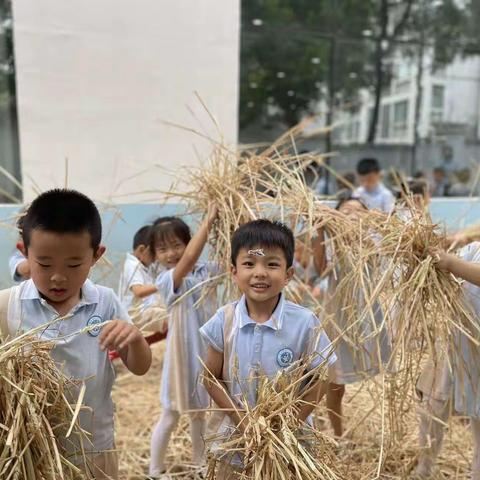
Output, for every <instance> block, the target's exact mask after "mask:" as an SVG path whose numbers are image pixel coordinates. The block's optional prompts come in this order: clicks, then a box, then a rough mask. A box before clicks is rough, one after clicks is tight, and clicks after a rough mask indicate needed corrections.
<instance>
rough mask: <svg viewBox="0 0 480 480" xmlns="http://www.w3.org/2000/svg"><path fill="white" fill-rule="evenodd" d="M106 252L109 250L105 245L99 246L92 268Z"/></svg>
mask: <svg viewBox="0 0 480 480" xmlns="http://www.w3.org/2000/svg"><path fill="white" fill-rule="evenodd" d="M106 250H107V248H106V247H105V245H99V246H98V248H97V251H96V252H95V254H94V255H93V263H92V266H93V265H95V264H96V263H97V262H98V261H99V260H100V257H101V256H102V255H103V254H104V253H105V251H106Z"/></svg>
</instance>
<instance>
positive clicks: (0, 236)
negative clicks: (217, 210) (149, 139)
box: [0, 198, 480, 289]
mask: <svg viewBox="0 0 480 480" xmlns="http://www.w3.org/2000/svg"><path fill="white" fill-rule="evenodd" d="M99 209H100V211H101V213H102V221H103V230H104V235H103V243H104V244H105V245H106V247H107V254H106V261H104V262H102V263H100V264H99V265H97V266H96V267H95V269H94V272H93V273H92V278H93V279H94V280H95V281H98V282H100V283H102V284H104V285H107V286H110V287H113V288H115V289H116V288H117V283H118V276H119V271H120V268H121V265H122V262H123V257H124V255H125V253H126V252H128V251H130V250H131V243H132V240H133V235H134V234H135V232H136V231H137V230H138V229H139V228H140V227H141V226H143V225H145V224H147V223H151V222H152V221H153V220H155V219H156V218H157V217H160V216H166V215H182V214H183V213H184V208H183V206H182V205H180V204H168V205H161V206H159V205H151V204H125V205H116V206H105V205H99ZM19 210H20V207H18V206H10V205H1V206H0V225H1V226H2V227H3V228H2V229H1V230H0V286H1V287H5V286H9V285H10V284H11V281H10V275H9V271H8V258H9V256H10V255H11V253H12V252H13V250H14V248H15V243H16V241H17V234H16V231H15V228H14V224H15V217H16V215H17V213H18V211H19ZM431 212H432V218H433V220H434V221H435V222H437V223H439V224H441V225H444V226H445V228H447V230H448V231H455V230H458V229H461V228H464V227H466V226H468V225H471V224H474V223H480V198H474V199H465V198H461V199H455V198H451V199H433V201H432V204H431ZM184 219H185V221H186V222H187V223H188V224H189V225H191V226H192V230H195V228H196V222H195V221H194V219H193V218H191V217H189V216H186V217H184Z"/></svg>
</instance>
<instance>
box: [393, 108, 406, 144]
mask: <svg viewBox="0 0 480 480" xmlns="http://www.w3.org/2000/svg"><path fill="white" fill-rule="evenodd" d="M407 121H408V100H403V101H401V102H397V103H396V104H395V105H394V109H393V136H394V137H396V138H403V137H405V136H406V134H407Z"/></svg>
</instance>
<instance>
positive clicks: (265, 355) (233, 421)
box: [200, 220, 336, 479]
mask: <svg viewBox="0 0 480 480" xmlns="http://www.w3.org/2000/svg"><path fill="white" fill-rule="evenodd" d="M294 250H295V241H294V237H293V233H292V231H291V230H290V229H289V228H288V227H287V226H285V225H283V224H282V223H279V222H271V221H269V220H255V221H253V222H249V223H247V224H245V225H243V226H241V227H240V228H239V229H238V230H237V231H236V232H235V233H234V235H233V238H232V273H233V278H234V280H235V282H236V284H237V285H238V287H239V290H240V291H241V292H242V294H243V295H242V297H241V299H240V300H239V301H237V302H234V303H232V304H229V305H226V306H225V307H223V308H221V309H220V310H218V311H217V313H216V314H215V316H213V317H212V318H211V319H210V320H209V321H208V322H207V323H206V324H205V325H204V326H203V327H202V328H201V329H200V332H201V334H202V336H203V338H204V339H205V341H206V343H207V345H208V350H207V357H206V361H205V366H206V377H207V380H206V382H205V383H206V388H207V390H208V392H209V394H210V396H211V398H212V399H213V400H214V401H215V403H216V404H217V405H218V407H219V408H221V409H226V410H229V411H228V415H227V416H226V417H225V418H224V420H223V422H222V424H221V426H220V432H221V433H226V432H229V431H230V430H231V429H234V428H235V427H238V426H241V423H242V421H243V418H242V417H241V415H240V413H239V411H238V410H236V409H235V408H234V407H236V408H237V409H238V408H241V403H240V399H241V398H242V397H244V398H246V399H247V400H248V402H249V404H250V405H252V406H254V405H255V403H256V399H257V391H256V388H255V386H256V385H258V382H255V378H257V379H258V377H259V376H262V375H266V376H267V377H268V378H273V377H274V376H275V374H276V373H277V372H278V371H279V370H281V369H284V368H287V367H289V366H290V365H292V364H293V363H294V362H296V361H298V360H300V359H307V358H308V357H309V356H310V355H312V354H315V359H314V360H313V361H312V362H311V363H310V364H309V365H308V368H309V369H313V368H316V367H317V366H318V365H320V364H321V363H322V362H325V361H326V362H328V363H329V364H332V363H334V361H335V359H336V357H335V354H334V353H333V352H332V348H331V344H330V340H329V339H328V337H327V336H326V335H325V333H323V331H322V332H320V321H319V320H318V318H317V317H316V316H315V315H314V314H313V313H312V312H311V311H310V310H308V309H306V308H304V307H301V306H299V305H296V304H294V303H292V302H289V301H287V300H285V297H284V293H283V289H284V288H285V286H286V285H287V284H288V282H289V281H290V280H291V279H292V277H293V274H294V270H293V267H292V264H293V257H294ZM211 375H213V376H214V377H215V378H216V379H217V380H218V381H219V382H221V383H222V385H223V386H224V389H222V388H220V387H219V386H218V384H217V383H216V382H215V381H214V380H212V378H211ZM208 379H209V380H208ZM252 379H253V381H252ZM325 387H326V384H325V382H321V381H317V382H316V384H315V386H314V388H312V389H311V390H309V392H308V393H307V394H306V395H305V396H304V398H303V400H304V401H305V403H304V404H303V405H302V406H301V408H300V411H299V418H300V420H302V421H305V420H306V419H307V417H308V416H309V415H310V413H311V412H312V410H313V408H314V406H313V403H316V402H318V401H319V400H320V397H321V396H322V395H323V393H324V392H325ZM239 467H240V464H239V462H238V459H237V460H236V461H235V458H234V459H232V463H231V464H230V463H226V462H223V463H222V465H221V467H220V471H219V473H218V475H217V477H216V478H217V479H227V478H228V479H229V478H236V475H237V474H238V471H239Z"/></svg>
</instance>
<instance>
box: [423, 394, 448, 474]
mask: <svg viewBox="0 0 480 480" xmlns="http://www.w3.org/2000/svg"><path fill="white" fill-rule="evenodd" d="M449 414H450V402H444V401H440V400H433V399H432V400H429V401H428V404H427V406H426V408H425V409H422V411H421V412H420V429H419V442H420V448H421V449H422V452H421V453H420V456H419V457H418V465H417V468H416V469H415V473H416V474H417V475H419V476H423V477H428V476H429V475H430V474H431V472H432V468H433V465H434V464H435V460H436V459H437V456H438V453H439V452H440V449H441V447H442V441H443V434H444V425H443V423H444V422H446V421H447V420H448V417H449Z"/></svg>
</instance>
